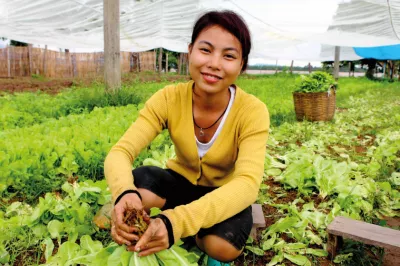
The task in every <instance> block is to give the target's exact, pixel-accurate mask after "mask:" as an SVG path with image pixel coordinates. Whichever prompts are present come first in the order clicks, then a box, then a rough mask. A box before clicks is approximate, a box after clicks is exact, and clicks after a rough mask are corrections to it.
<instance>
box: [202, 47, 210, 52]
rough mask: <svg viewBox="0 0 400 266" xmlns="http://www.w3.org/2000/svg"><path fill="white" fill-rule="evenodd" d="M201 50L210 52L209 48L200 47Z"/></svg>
mask: <svg viewBox="0 0 400 266" xmlns="http://www.w3.org/2000/svg"><path fill="white" fill-rule="evenodd" d="M200 50H201V51H203V52H206V53H209V52H210V50H208V49H207V48H200Z"/></svg>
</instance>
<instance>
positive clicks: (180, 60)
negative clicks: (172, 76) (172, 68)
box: [178, 53, 182, 75]
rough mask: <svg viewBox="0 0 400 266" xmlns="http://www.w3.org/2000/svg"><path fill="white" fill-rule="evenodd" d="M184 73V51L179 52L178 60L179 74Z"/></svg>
mask: <svg viewBox="0 0 400 266" xmlns="http://www.w3.org/2000/svg"><path fill="white" fill-rule="evenodd" d="M181 73H182V53H179V61H178V75H180V74H181Z"/></svg>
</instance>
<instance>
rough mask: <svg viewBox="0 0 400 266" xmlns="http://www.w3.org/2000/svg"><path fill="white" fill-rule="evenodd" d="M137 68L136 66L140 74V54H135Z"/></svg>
mask: <svg viewBox="0 0 400 266" xmlns="http://www.w3.org/2000/svg"><path fill="white" fill-rule="evenodd" d="M137 66H138V68H137V70H138V72H140V53H138V54H137Z"/></svg>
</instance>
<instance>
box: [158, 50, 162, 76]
mask: <svg viewBox="0 0 400 266" xmlns="http://www.w3.org/2000/svg"><path fill="white" fill-rule="evenodd" d="M162 57H163V48H160V49H158V72H159V73H161V72H162Z"/></svg>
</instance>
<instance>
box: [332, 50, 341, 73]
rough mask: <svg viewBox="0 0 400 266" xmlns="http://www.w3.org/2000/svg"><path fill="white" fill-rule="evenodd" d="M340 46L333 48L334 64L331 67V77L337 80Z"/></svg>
mask: <svg viewBox="0 0 400 266" xmlns="http://www.w3.org/2000/svg"><path fill="white" fill-rule="evenodd" d="M339 62H340V46H335V64H334V67H333V69H334V70H333V77H334V78H335V80H338V79H339Z"/></svg>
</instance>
